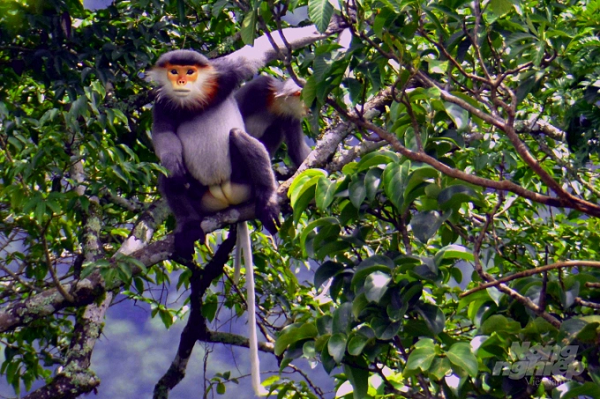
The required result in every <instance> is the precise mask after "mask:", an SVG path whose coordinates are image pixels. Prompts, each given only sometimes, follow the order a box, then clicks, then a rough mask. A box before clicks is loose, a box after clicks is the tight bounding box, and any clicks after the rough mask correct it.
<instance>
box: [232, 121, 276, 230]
mask: <svg viewBox="0 0 600 399" xmlns="http://www.w3.org/2000/svg"><path fill="white" fill-rule="evenodd" d="M229 145H230V147H231V158H232V159H239V160H241V162H242V165H241V166H242V167H245V168H246V170H247V171H248V174H249V175H250V179H251V180H252V184H253V186H254V196H255V202H256V217H257V218H258V219H259V220H260V221H261V222H262V223H263V225H264V226H265V227H266V228H267V230H269V232H270V233H271V234H275V233H277V225H278V224H279V204H278V202H277V184H276V183H275V176H274V175H273V169H272V168H271V161H270V160H269V154H268V153H267V150H266V149H265V147H264V146H263V145H262V143H261V142H260V141H258V140H256V139H255V138H254V137H252V136H250V135H249V134H248V133H246V132H244V131H242V130H240V129H231V132H230V134H229Z"/></svg>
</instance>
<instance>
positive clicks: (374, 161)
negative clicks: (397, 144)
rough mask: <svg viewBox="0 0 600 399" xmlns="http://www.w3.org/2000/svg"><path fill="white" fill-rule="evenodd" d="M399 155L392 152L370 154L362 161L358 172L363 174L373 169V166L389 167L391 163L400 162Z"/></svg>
mask: <svg viewBox="0 0 600 399" xmlns="http://www.w3.org/2000/svg"><path fill="white" fill-rule="evenodd" d="M398 161H400V159H399V158H398V155H396V154H395V153H393V152H391V151H377V152H370V153H368V154H367V155H365V156H364V157H362V158H361V159H360V162H359V163H358V169H357V172H362V171H364V170H367V169H371V167H373V166H378V165H387V164H389V163H390V162H398Z"/></svg>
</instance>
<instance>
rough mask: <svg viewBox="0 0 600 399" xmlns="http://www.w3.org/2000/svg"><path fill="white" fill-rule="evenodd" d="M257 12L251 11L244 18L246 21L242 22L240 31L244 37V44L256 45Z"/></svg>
mask: <svg viewBox="0 0 600 399" xmlns="http://www.w3.org/2000/svg"><path fill="white" fill-rule="evenodd" d="M256 20H257V15H256V10H252V11H250V12H249V13H248V14H246V16H245V17H244V21H243V22H242V28H241V30H240V35H241V36H242V41H243V42H244V44H246V45H249V46H252V45H253V44H254V38H255V35H256V30H255V27H256Z"/></svg>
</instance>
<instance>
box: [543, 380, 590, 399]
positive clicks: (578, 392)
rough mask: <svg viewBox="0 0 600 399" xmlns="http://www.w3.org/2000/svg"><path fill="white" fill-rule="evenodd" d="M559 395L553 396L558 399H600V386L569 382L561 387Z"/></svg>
mask: <svg viewBox="0 0 600 399" xmlns="http://www.w3.org/2000/svg"><path fill="white" fill-rule="evenodd" d="M555 391H559V392H560V393H559V395H557V396H554V395H553V396H552V397H553V398H554V397H556V398H558V399H573V398H580V397H590V398H594V399H597V398H600V386H599V385H598V384H597V383H593V382H586V383H584V384H579V383H577V382H575V381H568V382H567V383H565V384H562V385H560V390H558V389H556V390H555Z"/></svg>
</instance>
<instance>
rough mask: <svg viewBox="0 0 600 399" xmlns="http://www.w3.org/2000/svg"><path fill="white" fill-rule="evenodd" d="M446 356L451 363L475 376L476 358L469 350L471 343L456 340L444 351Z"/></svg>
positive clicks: (476, 371)
mask: <svg viewBox="0 0 600 399" xmlns="http://www.w3.org/2000/svg"><path fill="white" fill-rule="evenodd" d="M446 356H447V357H448V360H450V362H451V363H452V364H453V365H455V366H457V367H460V368H461V369H463V370H465V371H466V372H467V373H469V375H470V376H471V377H473V378H475V377H477V373H478V365H477V358H476V357H475V355H474V354H473V352H472V351H471V345H469V344H468V343H466V342H457V343H455V344H453V345H452V346H451V347H450V350H449V351H448V352H446Z"/></svg>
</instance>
